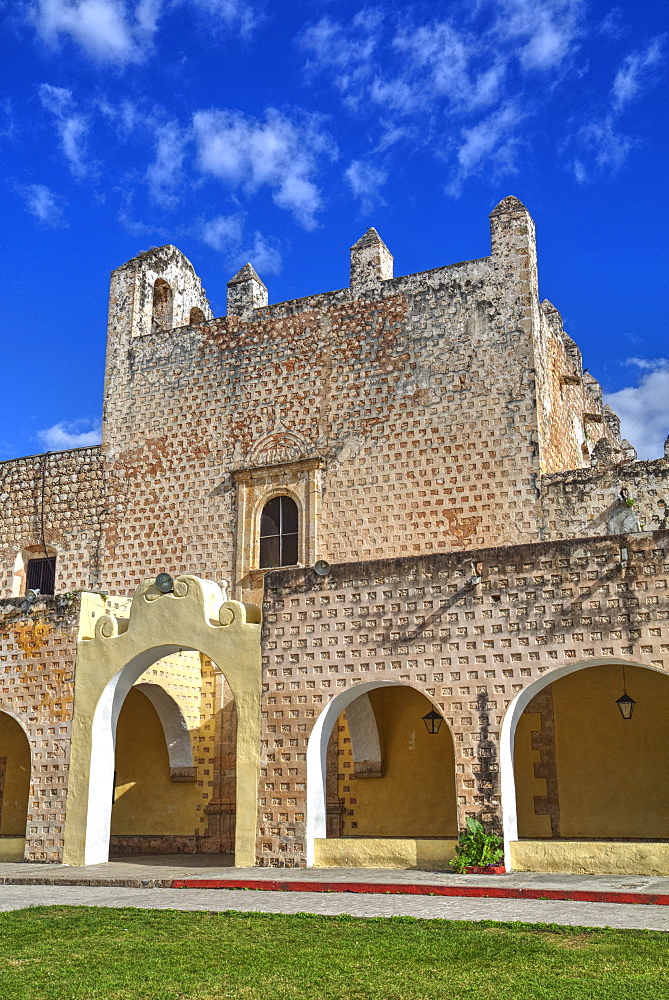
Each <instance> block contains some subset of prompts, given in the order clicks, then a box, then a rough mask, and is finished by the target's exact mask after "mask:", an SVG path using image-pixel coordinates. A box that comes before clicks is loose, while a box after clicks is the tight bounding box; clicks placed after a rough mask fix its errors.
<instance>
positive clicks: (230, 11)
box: [177, 0, 261, 36]
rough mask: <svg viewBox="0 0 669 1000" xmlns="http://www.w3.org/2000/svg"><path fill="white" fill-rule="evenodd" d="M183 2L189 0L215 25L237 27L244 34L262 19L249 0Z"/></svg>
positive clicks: (196, 0) (193, 0) (248, 32)
mask: <svg viewBox="0 0 669 1000" xmlns="http://www.w3.org/2000/svg"><path fill="white" fill-rule="evenodd" d="M177 2H178V0H177ZM182 2H189V3H190V4H191V5H192V6H193V7H195V8H196V9H199V10H200V11H201V12H202V13H204V14H206V15H208V17H209V19H210V22H211V24H212V25H213V26H217V25H223V26H224V27H225V28H235V29H236V30H237V31H238V32H239V34H240V35H242V36H246V35H249V34H250V33H251V31H252V30H253V29H254V28H255V27H256V25H257V24H258V23H259V21H260V20H261V16H260V14H259V11H258V10H257V9H255V8H254V7H253V6H252V5H251V3H249V2H247V0H182Z"/></svg>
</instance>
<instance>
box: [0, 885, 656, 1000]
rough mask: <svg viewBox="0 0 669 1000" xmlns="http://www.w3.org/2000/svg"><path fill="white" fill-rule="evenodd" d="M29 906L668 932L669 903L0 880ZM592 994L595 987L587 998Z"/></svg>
mask: <svg viewBox="0 0 669 1000" xmlns="http://www.w3.org/2000/svg"><path fill="white" fill-rule="evenodd" d="M31 906H111V907H134V908H138V909H143V910H191V911H193V910H200V911H202V910H207V911H209V912H211V913H216V912H223V911H225V910H233V911H235V912H237V913H315V914H320V915H323V916H326V915H328V916H335V915H339V914H348V915H350V916H354V917H393V916H408V917H416V918H419V919H422V920H500V921H515V920H520V921H523V922H526V923H544V924H560V925H563V926H572V927H574V926H576V927H615V928H634V929H637V930H657V931H669V907H667V906H630V905H629V904H628V905H625V904H623V905H611V904H608V903H574V902H542V901H536V900H524V899H504V900H501V899H462V898H460V899H458V898H451V899H443V898H432V897H429V896H406V895H386V894H384V895H379V894H376V895H374V894H365V893H360V894H358V895H353V894H350V893H337V892H331V893H330V892H328V893H323V892H262V891H260V892H231V891H229V890H226V889H222V890H221V889H128V888H118V887H115V888H114V887H104V886H76V885H67V886H56V885H20V886H18V885H5V886H0V911H9V910H22V909H26V908H27V907H31ZM595 995H596V990H595V991H594V993H593V996H595Z"/></svg>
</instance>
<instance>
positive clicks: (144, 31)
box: [32, 0, 160, 65]
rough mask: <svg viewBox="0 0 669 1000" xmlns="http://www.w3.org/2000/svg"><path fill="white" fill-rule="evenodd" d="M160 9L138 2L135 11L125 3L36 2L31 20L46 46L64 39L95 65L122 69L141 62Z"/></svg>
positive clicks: (150, 1) (153, 1) (149, 0)
mask: <svg viewBox="0 0 669 1000" xmlns="http://www.w3.org/2000/svg"><path fill="white" fill-rule="evenodd" d="M159 9H160V3H159V2H158V0H141V2H139V3H137V4H135V5H134V8H131V7H130V6H129V5H128V4H126V3H125V2H124V0H37V2H36V3H35V4H34V6H33V8H32V16H33V20H34V23H35V25H36V27H37V30H38V32H39V34H40V36H41V37H42V38H43V39H44V41H45V42H46V43H47V44H49V45H52V46H56V45H58V43H59V42H60V39H61V36H67V37H69V38H71V39H72V40H73V41H74V42H76V43H77V44H78V45H79V46H80V47H81V49H83V51H84V53H85V54H86V55H87V56H88V57H89V58H91V59H93V60H94V61H96V62H100V63H115V64H117V65H125V64H126V63H129V62H139V61H141V59H143V58H144V55H145V46H146V45H147V44H148V43H149V42H150V41H151V38H152V36H153V34H154V32H155V30H156V27H157V16H158V11H159Z"/></svg>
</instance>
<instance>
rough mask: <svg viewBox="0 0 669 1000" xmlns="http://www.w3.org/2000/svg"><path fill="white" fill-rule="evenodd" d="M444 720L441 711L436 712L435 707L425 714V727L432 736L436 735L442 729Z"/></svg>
mask: <svg viewBox="0 0 669 1000" xmlns="http://www.w3.org/2000/svg"><path fill="white" fill-rule="evenodd" d="M443 721H444V719H443V717H442V716H441V715H439V712H435V710H434V709H433V708H431V709H430V711H429V712H428V713H427V715H424V716H423V722H424V723H425V728H426V729H427V731H428V733H430V735H431V736H436V735H437V733H438V732H439V730H440V729H441V724H442V722H443Z"/></svg>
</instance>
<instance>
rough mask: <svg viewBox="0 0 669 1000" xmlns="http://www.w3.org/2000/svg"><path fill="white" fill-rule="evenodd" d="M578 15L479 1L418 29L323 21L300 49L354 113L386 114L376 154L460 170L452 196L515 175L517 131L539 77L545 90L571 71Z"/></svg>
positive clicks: (370, 18)
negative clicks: (425, 154) (473, 182)
mask: <svg viewBox="0 0 669 1000" xmlns="http://www.w3.org/2000/svg"><path fill="white" fill-rule="evenodd" d="M584 12H585V0H477V2H476V3H474V4H473V5H470V7H469V8H468V9H467V11H464V9H463V8H461V7H459V6H458V5H455V4H453V5H450V6H449V7H448V16H447V17H443V18H441V19H440V20H438V21H437V20H429V21H422V22H421V21H418V20H415V19H414V16H415V15H414V13H413V12H410V13H409V12H407V11H406V10H405V9H402V13H401V14H400V13H397V14H393V13H391V12H387V13H386V14H384V15H383V16H382V15H380V14H379V13H378V11H376V10H374V9H367V10H364V11H363V12H361V14H359V15H357V16H356V18H354V19H352V20H351V21H349V22H344V21H342V22H339V21H337V20H335V19H334V18H332V17H323V18H321V19H320V20H319V21H317V22H316V23H314V24H312V25H310V26H309V27H307V28H306V30H305V31H303V32H302V34H301V36H300V37H299V39H298V44H299V45H300V47H301V48H302V50H303V51H305V52H306V53H307V64H306V70H307V72H308V74H310V75H312V76H313V75H314V74H315V73H316V72H322V73H324V74H328V76H329V78H330V79H331V80H332V81H333V83H334V85H335V87H336V88H337V89H338V90H339V91H340V92H341V93H342V95H343V97H344V101H345V103H346V104H347V105H349V106H350V107H352V108H354V109H355V111H356V113H358V114H364V113H369V112H370V108H371V109H372V113H376V112H375V111H374V106H375V105H376V106H377V107H379V108H381V109H382V112H383V115H382V121H381V122H379V124H380V125H381V127H382V130H383V131H382V133H381V135H380V137H379V145H377V149H387V148H388V147H389V145H391V144H394V143H395V142H397V141H402V142H405V143H406V142H413V143H421V144H423V145H425V146H426V147H429V148H430V149H431V150H432V151H433V152H435V153H436V154H437V155H438V156H440V157H442V158H444V159H446V160H451V161H456V162H455V163H454V164H453V166H454V169H455V180H454V181H453V182H452V183H451V185H450V187H449V189H448V190H449V191H450V193H452V194H457V193H458V192H459V190H460V187H461V185H462V183H463V181H464V180H465V179H466V178H467V177H468V176H471V175H472V174H474V173H482V172H483V170H484V169H485V168H489V170H490V173H491V175H492V176H499V175H501V174H502V173H510V172H513V171H514V170H515V165H516V156H517V152H518V149H519V148H520V145H521V132H520V126H521V122H522V121H523V120H524V119H525V118H526V117H528V115H530V114H535V113H536V112H537V111H538V109H539V107H540V104H541V98H542V96H543V95H541V94H540V91H539V87H538V85H537V84H536V79H537V74H538V73H541V74H542V75H543V76H544V77H545V78H546V79H547V84H546V87H550V86H552V85H554V83H555V81H556V79H559V78H561V77H562V76H564V74H565V72H566V70H567V69H568V68H569V67H570V66H572V64H573V56H574V53H575V52H576V51H577V49H578V46H579V45H580V41H581V38H582V36H583V33H584ZM528 86H531V87H532V88H533V89H532V92H530V93H526V92H524V90H525V88H526V87H528ZM521 107H524V108H525V109H526V113H524V114H521V113H520V112H519V108H521ZM458 134H459V135H460V137H461V141H460V142H457V141H455V140H454V136H455V135H458Z"/></svg>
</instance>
